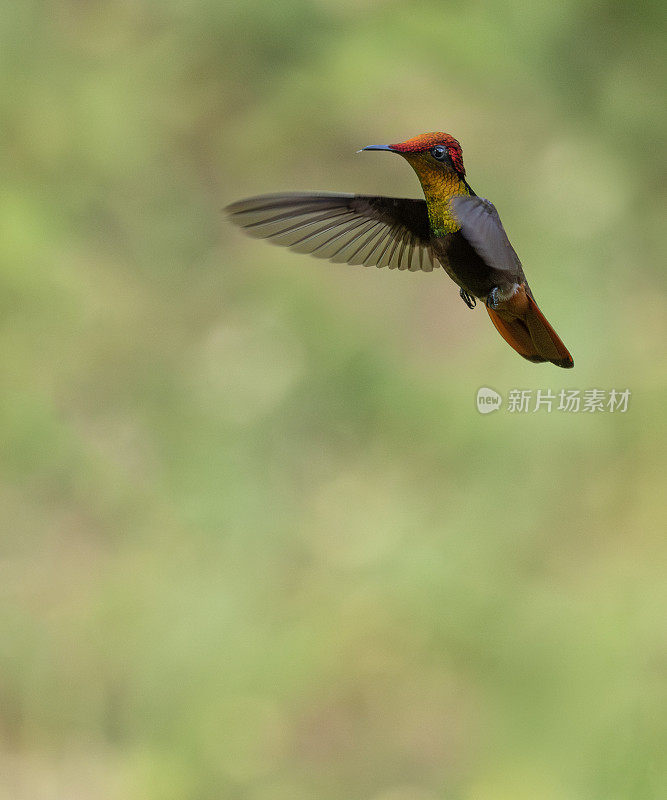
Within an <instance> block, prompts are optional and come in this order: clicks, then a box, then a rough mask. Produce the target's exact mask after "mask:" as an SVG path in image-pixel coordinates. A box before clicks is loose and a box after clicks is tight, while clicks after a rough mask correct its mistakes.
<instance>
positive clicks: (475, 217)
mask: <svg viewBox="0 0 667 800" xmlns="http://www.w3.org/2000/svg"><path fill="white" fill-rule="evenodd" d="M452 209H453V211H454V216H455V217H456V219H457V221H458V223H459V225H460V226H461V232H462V233H463V235H464V236H465V238H466V239H467V240H468V241H469V242H470V244H471V245H472V247H473V248H474V249H475V250H476V251H477V254H478V255H479V256H481V258H483V259H484V261H485V262H486V263H487V264H488V265H489V266H490V267H493V268H494V269H497V270H505V271H507V272H512V273H517V272H520V270H521V262H520V261H519V256H517V254H516V252H515V251H514V248H513V247H512V245H511V244H510V240H509V239H508V237H507V233H506V232H505V228H503V224H502V222H501V221H500V217H499V215H498V212H497V211H496V207H495V206H494V205H493V203H491V202H490V201H489V200H485V199H484V198H483V197H454V198H452Z"/></svg>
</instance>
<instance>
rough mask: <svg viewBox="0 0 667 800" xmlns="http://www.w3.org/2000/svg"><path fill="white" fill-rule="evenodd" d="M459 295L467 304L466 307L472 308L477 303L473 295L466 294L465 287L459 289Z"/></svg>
mask: <svg viewBox="0 0 667 800" xmlns="http://www.w3.org/2000/svg"><path fill="white" fill-rule="evenodd" d="M459 294H460V295H461V300H463V302H464V303H465V304H466V305H467V306H468V308H474V307H475V306H476V305H477V300H475V298H474V297H472V296H471V295H469V294H468V292H466V291H465V289H461V291H460V292H459Z"/></svg>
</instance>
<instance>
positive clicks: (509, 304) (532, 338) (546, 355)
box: [486, 284, 574, 369]
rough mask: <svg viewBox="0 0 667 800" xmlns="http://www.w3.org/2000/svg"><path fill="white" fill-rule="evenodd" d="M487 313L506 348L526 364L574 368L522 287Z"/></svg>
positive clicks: (559, 342) (551, 329)
mask: <svg viewBox="0 0 667 800" xmlns="http://www.w3.org/2000/svg"><path fill="white" fill-rule="evenodd" d="M486 310H487V311H488V312H489V316H490V317H491V322H493V324H494V325H495V326H496V330H497V331H498V333H499V334H500V335H501V336H502V337H503V339H504V340H505V341H506V342H507V344H509V345H510V346H511V347H513V348H514V349H515V350H516V351H517V353H519V355H521V356H523V357H524V358H527V359H528V361H551V363H552V364H555V365H556V366H557V367H564V368H566V369H569V368H570V367H573V366H574V360H573V359H572V356H571V355H570V354H569V352H568V350H567V347H565V345H564V344H563V342H561V340H560V338H559V336H558V334H557V333H556V331H555V330H554V329H553V328H552V327H551V325H549V323H548V322H547V320H546V318H545V316H544V314H543V313H542V312H541V311H540V309H539V308H538V307H537V303H536V302H535V301H534V300H533V298H532V296H531V295H530V294H529V293H528V292H527V291H526V285H525V284H522V285H521V286H519V288H518V290H517V291H516V293H515V294H514V295H513V296H512V297H511V298H510V299H509V300H505V301H503V302H501V303H500V304H499V306H498V308H497V309H495V310H494V309H492V308H489V307H488V306H487V307H486Z"/></svg>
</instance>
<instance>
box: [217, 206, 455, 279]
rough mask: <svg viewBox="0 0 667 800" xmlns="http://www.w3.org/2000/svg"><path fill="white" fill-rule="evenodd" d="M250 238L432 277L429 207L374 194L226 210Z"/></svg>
mask: <svg viewBox="0 0 667 800" xmlns="http://www.w3.org/2000/svg"><path fill="white" fill-rule="evenodd" d="M225 210H226V212H227V213H228V214H229V217H230V219H231V221H232V222H233V223H234V224H235V225H239V226H240V227H242V228H243V229H244V230H245V232H246V233H248V234H250V236H256V237H259V238H260V239H270V240H271V241H272V242H274V243H275V244H279V245H283V246H285V247H289V248H291V249H292V250H295V251H297V252H299V253H310V254H312V255H314V256H317V257H318V258H328V259H330V260H331V261H334V262H337V263H344V262H347V263H348V264H363V265H364V266H376V267H389V269H408V270H411V271H413V272H416V271H418V270H423V271H424V272H430V271H431V270H432V269H433V268H434V267H438V266H440V264H439V262H438V260H437V258H436V257H435V255H434V254H433V250H432V249H431V245H430V229H429V221H428V213H427V211H426V202H425V201H424V200H407V199H403V198H398V197H373V196H371V195H359V194H357V195H355V194H337V193H315V192H313V193H304V194H273V195H263V196H261V197H251V198H249V199H247V200H240V201H239V202H238V203H232V204H231V205H230V206H227V208H226V209H225Z"/></svg>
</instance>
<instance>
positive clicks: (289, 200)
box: [226, 131, 574, 368]
mask: <svg viewBox="0 0 667 800" xmlns="http://www.w3.org/2000/svg"><path fill="white" fill-rule="evenodd" d="M364 150H384V151H387V152H389V153H396V154H398V155H400V156H402V157H403V158H404V159H405V160H406V161H407V162H408V164H410V166H411V167H412V169H413V170H414V171H415V172H416V173H417V177H418V178H419V181H420V183H421V186H422V190H423V192H424V199H423V200H421V199H412V198H402V197H383V196H375V195H363V194H343V193H335V192H304V193H282V194H267V195H261V196H259V197H251V198H248V199H246V200H240V201H239V202H236V203H232V204H231V205H229V206H227V208H226V212H227V213H228V215H229V218H230V220H231V222H233V223H234V224H236V225H239V226H240V227H242V228H243V229H244V230H245V232H246V233H248V234H249V235H251V236H255V237H259V238H265V239H269V240H270V241H271V242H273V243H275V244H279V245H284V246H286V247H289V248H291V249H292V250H294V251H296V252H299V253H310V254H311V255H314V256H317V257H318V258H327V259H329V260H330V261H332V262H334V263H348V264H363V265H364V266H376V267H389V269H399V270H409V271H411V272H416V271H418V270H421V271H423V272H431V271H432V270H433V269H435V268H438V267H442V268H443V269H444V270H445V272H446V273H447V275H449V277H450V278H451V279H452V280H453V281H454V283H455V284H457V286H458V287H459V294H460V296H461V299H462V300H463V301H464V303H465V304H466V305H467V306H468V308H471V309H472V308H474V307H475V305H476V304H477V300H480V301H482V302H483V303H484V305H485V307H486V310H487V312H488V314H489V317H490V318H491V321H492V322H493V324H494V325H495V327H496V330H497V331H498V333H499V334H500V335H501V336H502V337H503V339H504V340H505V341H506V342H507V343H508V344H509V345H510V346H511V347H513V348H514V349H515V350H516V352H517V353H519V355H521V356H523V357H524V358H525V359H527V360H528V361H533V362H545V361H549V362H551V363H552V364H555V365H556V366H558V367H565V368H569V367H573V366H574V361H573V359H572V356H571V355H570V353H569V352H568V350H567V348H566V347H565V345H564V344H563V342H562V341H561V340H560V338H559V337H558V334H557V333H556V332H555V331H554V329H553V328H552V327H551V325H550V324H549V323H548V322H547V320H546V318H545V316H544V315H543V314H542V312H541V311H540V309H539V308H538V306H537V303H536V302H535V298H534V297H533V293H532V292H531V290H530V287H529V286H528V282H527V280H526V276H525V274H524V271H523V267H522V266H521V262H520V261H519V257H518V256H517V254H516V252H515V251H514V248H513V247H512V245H511V244H510V241H509V238H508V236H507V233H506V232H505V228H504V227H503V224H502V222H501V221H500V217H499V215H498V212H497V210H496V208H495V206H494V205H493V203H491V202H490V201H489V200H486V199H484V198H483V197H478V196H477V194H476V193H475V192H474V191H473V190H472V188H471V187H470V184H469V183H468V182H467V180H466V171H465V167H464V166H463V152H462V149H461V145H460V144H459V142H458V141H457V140H456V139H455V138H454V137H453V136H451V135H450V134H448V133H442V132H440V131H439V132H435V133H423V134H420V135H419V136H415V137H413V138H411V139H407V140H406V141H404V142H399V143H397V144H383V145H368V146H367V147H363V148H362V149H361V150H359V151H357V152H362V151H364Z"/></svg>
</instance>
